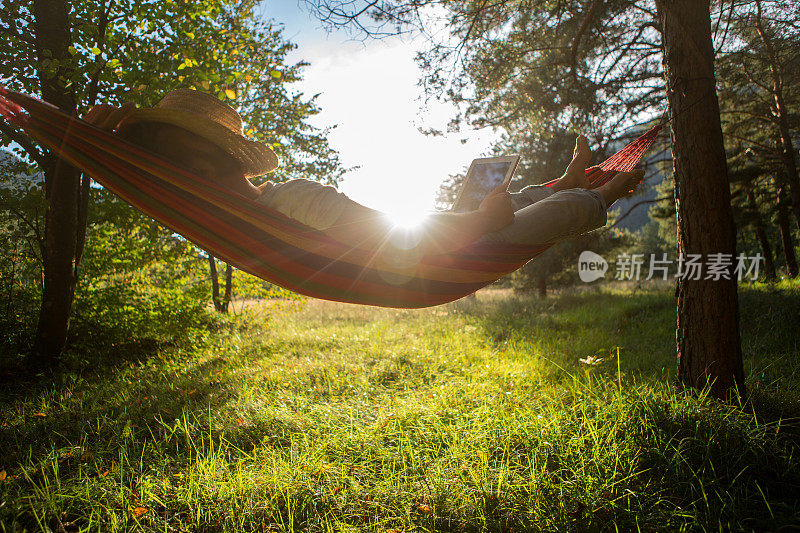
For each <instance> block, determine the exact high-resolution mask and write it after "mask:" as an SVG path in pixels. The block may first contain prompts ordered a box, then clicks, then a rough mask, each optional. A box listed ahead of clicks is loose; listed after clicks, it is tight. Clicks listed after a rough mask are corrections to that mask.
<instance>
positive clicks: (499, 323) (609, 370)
mask: <svg viewBox="0 0 800 533" xmlns="http://www.w3.org/2000/svg"><path fill="white" fill-rule="evenodd" d="M741 300H742V330H743V337H744V338H743V346H744V349H745V352H746V360H745V364H746V367H747V372H748V375H749V378H748V386H749V388H750V390H751V396H750V399H749V401H748V402H747V403H745V404H742V405H738V406H734V407H730V406H726V405H723V404H720V403H718V402H716V401H713V400H711V399H708V398H706V397H704V396H703V395H699V396H698V395H689V394H684V393H681V392H678V391H676V390H675V389H674V388H673V387H672V380H673V379H674V367H675V348H674V323H675V316H674V313H675V311H674V306H675V302H674V299H673V297H672V295H671V294H670V293H669V292H667V291H658V290H653V291H646V290H632V289H614V288H604V289H602V290H597V291H589V292H585V293H572V294H565V295H562V296H561V297H558V298H550V299H545V300H538V299H535V298H531V297H527V296H515V295H513V294H510V293H508V292H503V291H491V290H489V291H484V292H482V293H481V294H480V295H479V297H478V300H477V302H475V303H469V302H464V303H456V304H451V305H448V306H442V307H437V308H433V309H428V310H420V311H403V310H387V309H376V308H367V307H357V306H348V305H340V304H332V303H328V302H320V301H311V300H304V301H286V302H282V301H271V302H266V303H263V304H259V305H254V306H252V307H250V308H249V311H248V313H246V314H245V316H243V317H241V318H234V319H231V320H228V321H221V322H220V323H219V324H217V326H216V329H213V330H211V331H208V332H206V333H205V334H203V335H200V334H197V333H196V332H195V334H194V335H193V336H192V337H191V342H188V341H187V340H186V339H183V341H181V342H173V343H150V344H141V346H140V348H139V349H136V350H133V349H131V345H136V343H135V342H133V341H132V342H131V343H129V344H126V345H125V347H122V346H117V347H116V348H115V347H111V350H110V353H109V354H107V355H106V356H105V358H104V359H103V360H97V359H96V354H95V355H93V354H91V353H88V352H76V353H73V354H72V357H73V359H74V361H75V362H73V363H72V365H71V366H70V365H67V367H66V369H65V371H64V372H63V373H61V374H60V375H59V376H57V377H56V378H55V379H54V380H53V381H45V380H44V379H40V380H39V381H35V382H30V383H22V384H19V383H16V384H13V386H12V385H11V384H7V386H5V387H3V390H2V392H0V409H1V410H2V411H1V412H2V415H3V416H2V420H0V450H2V455H1V456H0V470H2V471H1V472H0V477H2V478H3V480H2V481H0V523H2V528H1V529H2V530H3V531H22V530H29V531H37V530H45V529H47V528H49V529H50V530H52V531H78V530H92V531H98V530H99V531H128V530H147V531H221V530H224V531H301V530H302V531H355V530H369V531H383V532H388V531H411V530H420V531H433V530H437V531H636V530H641V531H678V530H708V531H710V530H714V531H729V530H745V531H776V530H781V528H785V529H783V530H789V529H792V528H798V527H800V498H799V497H798V494H800V459H798V457H797V454H798V451H799V447H800V423H798V419H797V418H796V417H797V416H798V415H800V402H798V400H799V399H800V379H798V375H797V371H798V368H800V364H798V355H800V353H798V352H799V343H800V331H798V328H797V327H796V324H797V319H798V314H800V286H798V285H796V284H794V285H777V286H759V287H755V288H745V289H743V290H742V292H741ZM131 354H133V355H131ZM124 356H127V357H124ZM93 357H95V359H93ZM82 359H83V362H81V360H82ZM580 359H584V360H585V361H586V362H580ZM86 361H89V362H90V363H91V364H88V365H87V364H86ZM587 363H589V364H587Z"/></svg>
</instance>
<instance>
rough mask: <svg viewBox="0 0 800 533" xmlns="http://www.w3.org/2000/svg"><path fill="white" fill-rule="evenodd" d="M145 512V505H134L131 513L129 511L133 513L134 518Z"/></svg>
mask: <svg viewBox="0 0 800 533" xmlns="http://www.w3.org/2000/svg"><path fill="white" fill-rule="evenodd" d="M145 513H147V508H146V507H136V508H135V509H134V510H133V513H131V514H132V515H133V517H134V518H139V517H140V516H142V515H143V514H145Z"/></svg>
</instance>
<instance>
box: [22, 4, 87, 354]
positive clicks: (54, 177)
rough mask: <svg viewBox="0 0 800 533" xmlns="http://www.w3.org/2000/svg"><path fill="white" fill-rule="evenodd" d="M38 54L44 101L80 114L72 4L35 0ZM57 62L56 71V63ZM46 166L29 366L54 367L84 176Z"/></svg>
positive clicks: (74, 263)
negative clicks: (40, 276) (73, 82)
mask: <svg viewBox="0 0 800 533" xmlns="http://www.w3.org/2000/svg"><path fill="white" fill-rule="evenodd" d="M33 12H34V17H35V23H34V27H35V32H36V50H37V55H38V60H39V70H38V75H39V81H40V84H41V90H42V97H43V98H44V99H45V100H46V101H48V102H50V103H51V104H53V105H56V106H58V107H60V108H61V109H63V110H64V111H66V112H67V113H74V112H75V110H76V104H75V95H74V92H73V90H72V89H71V88H67V87H66V86H65V80H67V79H69V78H70V77H71V76H70V73H69V72H68V71H67V69H66V68H65V65H67V64H69V60H70V59H71V56H70V54H69V50H68V49H69V46H70V43H71V37H70V27H69V18H68V5H67V3H66V2H65V1H63V0H34V2H33ZM53 64H56V65H57V66H56V67H55V68H54V67H53V66H52V65H53ZM47 159H48V161H47V164H46V165H45V168H43V169H42V170H43V172H44V175H45V195H46V198H47V204H48V207H47V214H46V216H45V235H44V247H43V248H44V253H43V257H42V260H43V266H44V284H43V289H42V307H41V310H40V313H39V323H38V326H37V331H36V339H35V341H34V346H33V353H32V354H31V360H30V362H31V363H32V364H33V365H35V366H37V367H43V366H51V365H52V364H53V363H54V362H55V361H56V359H57V358H58V356H59V355H60V354H61V351H62V350H63V348H64V345H65V344H66V340H67V331H68V329H69V319H70V312H71V309H72V300H73V297H74V295H75V284H76V281H77V274H78V261H79V245H78V241H79V235H80V233H81V228H80V216H79V212H80V200H81V190H80V173H79V172H78V171H77V169H75V168H74V167H73V166H71V165H69V164H68V163H66V162H65V161H62V160H61V159H57V158H56V157H54V156H53V155H48V156H47Z"/></svg>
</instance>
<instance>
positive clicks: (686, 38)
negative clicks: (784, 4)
mask: <svg viewBox="0 0 800 533" xmlns="http://www.w3.org/2000/svg"><path fill="white" fill-rule="evenodd" d="M656 6H657V8H658V12H659V15H660V17H661V19H662V28H663V47H664V59H663V60H664V72H665V77H666V82H667V98H668V101H669V118H670V126H671V137H672V152H673V165H674V174H675V196H676V207H677V213H678V248H679V251H680V252H681V253H682V254H700V255H701V257H702V261H703V262H704V263H705V262H707V261H708V260H709V256H710V254H713V253H722V254H730V257H731V258H733V257H735V252H736V237H735V228H734V222H733V215H732V213H731V206H730V187H729V181H728V169H727V165H726V161H725V149H724V146H723V140H722V127H721V125H720V117H719V102H718V100H717V94H716V81H715V78H714V49H713V46H712V41H711V21H710V16H711V15H710V7H709V1H708V0H656ZM728 273H729V277H730V278H732V279H720V280H716V281H715V280H712V279H700V280H690V279H684V278H679V280H678V291H677V292H678V324H677V331H676V338H677V348H678V381H679V382H680V383H681V384H683V385H684V386H685V387H690V388H695V389H701V388H704V387H706V386H709V387H710V392H711V394H712V395H713V396H714V397H717V398H730V397H731V393H732V391H733V389H738V390H739V392H740V394H744V392H745V390H744V370H743V366H742V352H741V340H740V337H739V302H738V295H737V288H736V280H735V279H733V278H734V276H733V272H732V271H731V269H729V270H728ZM703 277H705V273H704V274H703Z"/></svg>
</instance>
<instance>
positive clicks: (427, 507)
mask: <svg viewBox="0 0 800 533" xmlns="http://www.w3.org/2000/svg"><path fill="white" fill-rule="evenodd" d="M414 506H415V507H416V509H417V511H419V512H420V513H422V514H424V515H429V514H431V507H430V505H425V504H424V503H419V502H416V503H414Z"/></svg>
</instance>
